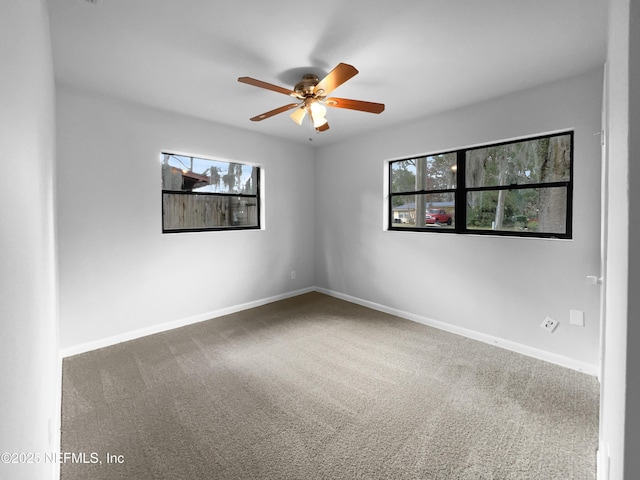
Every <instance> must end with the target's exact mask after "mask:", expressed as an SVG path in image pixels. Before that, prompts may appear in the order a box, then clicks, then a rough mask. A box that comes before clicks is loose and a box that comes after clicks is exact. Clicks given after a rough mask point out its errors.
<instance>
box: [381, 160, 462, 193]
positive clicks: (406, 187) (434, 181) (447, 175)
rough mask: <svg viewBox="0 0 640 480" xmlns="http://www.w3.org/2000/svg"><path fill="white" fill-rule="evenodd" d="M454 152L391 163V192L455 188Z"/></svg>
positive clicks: (455, 167)
mask: <svg viewBox="0 0 640 480" xmlns="http://www.w3.org/2000/svg"><path fill="white" fill-rule="evenodd" d="M456 170H457V164H456V153H455V152H454V153H444V154H439V155H430V156H427V157H419V158H411V159H408V160H400V161H397V162H393V163H392V164H391V192H392V193H397V192H410V191H420V190H446V189H450V188H456Z"/></svg>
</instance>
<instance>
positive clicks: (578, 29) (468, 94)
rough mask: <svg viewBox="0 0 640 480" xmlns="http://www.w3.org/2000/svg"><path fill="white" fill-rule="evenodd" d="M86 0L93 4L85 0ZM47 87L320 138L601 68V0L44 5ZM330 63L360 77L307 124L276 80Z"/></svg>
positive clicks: (287, 81)
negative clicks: (345, 104)
mask: <svg viewBox="0 0 640 480" xmlns="http://www.w3.org/2000/svg"><path fill="white" fill-rule="evenodd" d="M94 1H95V0H94ZM48 4H49V9H50V16H51V34H52V39H53V55H54V66H55V72H56V79H57V81H58V82H60V83H63V84H67V85H71V86H74V87H78V88H81V89H85V90H91V91H95V92H99V93H102V94H106V95H111V96H115V97H118V98H122V99H125V100H130V101H134V102H138V103H141V104H145V105H149V106H153V107H156V108H160V109H165V110H169V111H174V112H180V113H183V114H186V115H191V116H195V117H200V118H204V119H209V120H213V121H215V122H221V123H225V124H228V125H232V126H235V127H240V128H245V129H250V130H252V131H255V132H262V133H264V134H267V135H274V136H278V137H281V138H285V139H288V140H291V141H297V142H305V143H309V138H310V137H312V138H313V142H314V143H313V145H327V144H329V143H333V142H336V141H340V140H343V139H345V138H348V137H350V136H353V135H356V134H358V133H362V132H363V131H365V130H372V129H378V128H384V127H385V126H389V125H393V124H397V123H400V122H403V121H407V120H411V119H413V118H416V117H424V116H427V115H430V114H434V113H437V112H441V111H445V110H449V109H452V108H455V107H459V106H462V105H465V104H470V103H475V102H478V101H482V100H484V99H488V98H491V97H495V96H499V95H501V94H504V93H509V92H513V91H517V90H521V89H524V88H528V87H531V86H535V85H538V84H542V83H546V82H549V81H553V80H557V79H561V78H565V77H569V76H572V75H575V74H580V73H583V72H586V71H589V70H592V69H595V68H599V67H602V66H603V65H604V62H605V55H606V24H607V4H606V0H395V1H388V2H373V1H371V0H324V1H323V2H318V3H313V2H309V3H306V2H300V1H290V0H235V1H231V0H227V1H223V0H217V1H215V0H97V3H96V4H93V3H90V2H89V1H88V0H48ZM339 62H344V63H349V64H352V65H353V66H355V67H356V68H357V69H358V70H359V71H360V73H359V74H358V75H356V76H355V77H354V78H352V79H351V80H349V81H348V82H347V83H345V84H343V85H342V86H341V87H339V88H338V89H336V90H335V92H334V95H335V96H338V97H342V98H354V99H357V100H366V101H372V102H379V103H384V104H385V105H386V110H385V111H384V112H383V113H382V114H380V115H374V114H370V113H363V112H358V111H351V110H344V109H329V112H328V113H327V119H328V120H329V124H330V125H331V129H330V130H328V131H326V132H323V133H315V132H312V131H311V129H310V128H309V126H308V124H306V123H305V124H303V126H298V125H296V124H295V123H293V121H292V120H291V119H290V118H289V115H288V113H283V114H280V115H277V116H275V117H272V118H269V119H266V120H263V121H262V122H250V121H249V118H250V117H253V116H255V115H257V114H259V113H263V112H266V111H269V110H272V109H274V108H276V107H280V106H282V105H286V104H289V103H292V102H291V100H292V99H291V98H290V97H288V96H286V95H282V94H279V93H276V92H272V91H269V90H264V89H260V88H256V87H253V86H249V85H244V84H241V83H238V82H237V78H238V77H240V76H249V77H254V78H257V79H259V80H263V81H266V82H269V83H273V84H276V85H280V86H283V87H286V88H293V85H294V84H295V83H296V82H297V81H298V80H299V79H300V78H301V77H302V75H303V74H304V73H316V74H317V75H318V76H319V77H321V78H322V76H324V75H325V74H326V73H328V72H329V71H330V70H331V69H332V68H333V67H334V66H335V65H337V64H338V63H339Z"/></svg>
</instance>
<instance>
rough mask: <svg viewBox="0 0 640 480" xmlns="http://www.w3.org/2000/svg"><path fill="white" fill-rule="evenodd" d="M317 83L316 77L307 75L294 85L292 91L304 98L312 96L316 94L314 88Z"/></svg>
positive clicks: (310, 74)
mask: <svg viewBox="0 0 640 480" xmlns="http://www.w3.org/2000/svg"><path fill="white" fill-rule="evenodd" d="M319 81H320V80H319V79H318V77H317V76H316V75H314V74H312V73H309V74H307V75H305V76H304V77H302V80H300V81H299V82H298V83H297V84H296V86H295V87H294V88H293V90H294V91H295V92H296V93H299V94H300V95H302V96H304V97H308V96H312V95H314V94H315V93H317V92H315V86H316V85H317V84H318V82H319Z"/></svg>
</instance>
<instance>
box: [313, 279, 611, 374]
mask: <svg viewBox="0 0 640 480" xmlns="http://www.w3.org/2000/svg"><path fill="white" fill-rule="evenodd" d="M315 290H316V291H317V292H320V293H324V294H325V295H330V296H332V297H336V298H339V299H341V300H346V301H347V302H351V303H355V304H357V305H362V306H363V307H368V308H371V309H373V310H378V311H380V312H384V313H389V314H391V315H395V316H397V317H401V318H405V319H407V320H411V321H413V322H417V323H421V324H423V325H427V326H429V327H434V328H437V329H439V330H444V331H447V332H451V333H455V334H456V335H461V336H463V337H467V338H471V339H473V340H478V341H481V342H484V343H488V344H491V345H495V346H498V347H501V348H504V349H506V350H511V351H512V352H516V353H520V354H522V355H527V356H529V357H533V358H537V359H539V360H544V361H546V362H550V363H553V364H556V365H560V366H562V367H567V368H570V369H573V370H578V371H579V372H583V373H586V374H588V375H593V376H598V374H599V372H600V369H599V368H598V366H597V365H591V364H589V363H585V362H581V361H578V360H574V359H572V358H568V357H564V356H562V355H558V354H555V353H551V352H546V351H544V350H540V349H538V348H533V347H529V346H527V345H522V344H520V343H517V342H512V341H510V340H506V339H504V338H499V337H494V336H492V335H487V334H485V333H480V332H476V331H474V330H470V329H468V328H464V327H458V326H456V325H451V324H449V323H445V322H441V321H438V320H434V319H431V318H427V317H422V316H420V315H416V314H413V313H410V312H405V311H403V310H398V309H396V308H391V307H387V306H385V305H380V304H378V303H374V302H370V301H368V300H363V299H361V298H357V297H352V296H351V295H345V294H344V293H340V292H335V291H333V290H328V289H326V288H319V287H316V289H315Z"/></svg>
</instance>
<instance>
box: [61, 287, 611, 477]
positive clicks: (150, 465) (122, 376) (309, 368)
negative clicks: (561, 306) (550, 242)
mask: <svg viewBox="0 0 640 480" xmlns="http://www.w3.org/2000/svg"><path fill="white" fill-rule="evenodd" d="M598 401H599V400H598V384H597V380H596V379H595V378H593V377H591V376H588V375H584V374H581V373H579V372H576V371H573V370H569V369H566V368H562V367H558V366H555V365H552V364H549V363H546V362H543V361H539V360H536V359H532V358H529V357H525V356H522V355H519V354H516V353H512V352H509V351H506V350H503V349H500V348H497V347H494V346H491V345H487V344H484V343H480V342H476V341H473V340H469V339H466V338H463V337H460V336H457V335H453V334H450V333H447V332H443V331H440V330H437V329H433V328H430V327H426V326H424V325H420V324H417V323H413V322H410V321H407V320H403V319H400V318H397V317H394V316H392V315H388V314H384V313H381V312H377V311H374V310H370V309H367V308H364V307H361V306H358V305H354V304H351V303H348V302H344V301H342V300H338V299H335V298H332V297H328V296H325V295H322V294H319V293H310V294H305V295H301V296H298V297H295V298H291V299H287V300H283V301H280V302H275V303H273V304H269V305H265V306H262V307H258V308H254V309H250V310H246V311H243V312H240V313H236V314H232V315H228V316H225V317H220V318H216V319H213V320H210V321H207V322H202V323H199V324H195V325H191V326H187V327H183V328H179V329H176V330H172V331H169V332H165V333H160V334H156V335H152V336H148V337H145V338H141V339H137V340H133V341H130V342H126V343H122V344H119V345H115V346H112V347H108V348H104V349H100V350H96V351H92V352H89V353H85V354H82V355H77V356H74V357H69V358H66V359H65V360H64V362H63V412H62V451H63V452H72V453H75V454H80V453H84V455H85V456H84V458H81V457H80V456H76V457H75V458H72V459H70V460H68V461H66V462H65V463H62V464H61V478H62V480H75V479H82V480H85V479H91V480H100V479H105V480H107V479H108V480H111V479H132V480H134V479H135V480H147V479H149V480H150V479H184V480H199V479H242V480H248V479H278V480H279V479H305V480H306V479H332V480H334V479H390V480H393V479H426V480H431V479H434V480H435V479H438V480H452V479H453V480H457V479H468V480H479V479H493V480H499V479H532V480H534V479H535V480H552V479H558V480H560V479H561V480H570V479H577V480H587V479H595V470H596V467H595V455H596V448H597V435H598ZM108 460H110V463H109V461H108Z"/></svg>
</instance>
